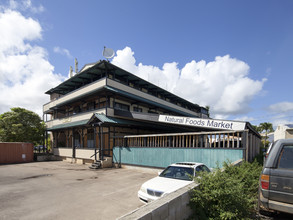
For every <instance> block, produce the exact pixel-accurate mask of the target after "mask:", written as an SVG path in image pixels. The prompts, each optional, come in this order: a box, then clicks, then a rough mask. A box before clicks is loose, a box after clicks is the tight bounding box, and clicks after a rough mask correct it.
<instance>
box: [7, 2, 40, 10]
mask: <svg viewBox="0 0 293 220" xmlns="http://www.w3.org/2000/svg"><path fill="white" fill-rule="evenodd" d="M8 8H9V9H12V10H17V11H25V10H30V11H31V12H33V13H40V12H43V11H44V7H43V6H42V5H40V6H38V7H35V6H34V5H33V4H32V2H31V0H18V1H16V0H9V5H8Z"/></svg>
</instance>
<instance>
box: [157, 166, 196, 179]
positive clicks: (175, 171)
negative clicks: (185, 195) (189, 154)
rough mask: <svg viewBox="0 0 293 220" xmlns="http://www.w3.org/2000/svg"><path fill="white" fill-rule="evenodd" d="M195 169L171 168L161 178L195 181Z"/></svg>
mask: <svg viewBox="0 0 293 220" xmlns="http://www.w3.org/2000/svg"><path fill="white" fill-rule="evenodd" d="M193 176H194V169H193V168H191V167H177V166H169V167H167V168H166V169H165V170H164V171H163V172H162V173H161V174H160V177H166V178H172V179H180V180H188V181H191V180H193Z"/></svg>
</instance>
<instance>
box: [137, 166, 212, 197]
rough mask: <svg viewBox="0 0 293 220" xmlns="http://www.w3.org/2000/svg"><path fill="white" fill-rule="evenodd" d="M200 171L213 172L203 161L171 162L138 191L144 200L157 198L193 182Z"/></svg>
mask: <svg viewBox="0 0 293 220" xmlns="http://www.w3.org/2000/svg"><path fill="white" fill-rule="evenodd" d="M200 171H206V172H211V170H210V169H209V168H208V167H207V166H206V165H204V164H203V163H195V162H181V163H175V164H171V165H170V166H168V167H167V168H166V169H165V170H163V171H162V172H161V173H160V174H159V176H157V177H155V178H153V179H150V180H148V181H147V182H145V183H144V184H142V186H141V188H140V190H139V191H138V197H139V199H140V200H141V201H143V202H150V201H153V200H156V199H158V198H160V197H162V196H165V195H167V194H169V193H171V192H174V191H176V190H178V189H180V188H182V187H184V186H187V185H189V184H191V183H192V182H193V179H194V177H195V176H196V175H197V173H198V172H200Z"/></svg>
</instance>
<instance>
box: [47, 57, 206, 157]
mask: <svg viewBox="0 0 293 220" xmlns="http://www.w3.org/2000/svg"><path fill="white" fill-rule="evenodd" d="M46 94H48V95H50V102H49V103H47V104H45V105H44V106H43V112H44V119H45V121H46V125H47V132H50V133H51V139H52V146H53V149H54V154H55V155H58V156H60V157H63V158H75V159H77V160H78V159H81V160H82V161H83V162H85V161H87V160H89V161H88V162H90V161H92V160H94V159H97V158H102V157H104V156H109V157H111V156H112V149H113V146H115V138H116V137H121V136H124V135H139V134H155V133H169V132H184V131H197V128H195V127H190V126H182V125H176V124H169V123H164V122H160V121H159V120H158V118H159V115H160V114H164V115H173V116H185V117H193V118H208V111H207V109H206V108H204V107H201V106H199V105H197V104H193V103H191V102H189V101H187V100H185V99H183V98H180V97H178V96H176V95H174V94H172V93H170V92H168V91H166V90H164V89H162V88H160V87H158V86H156V85H154V84H152V83H150V82H148V81H146V80H143V79H141V78H139V77H137V76H135V75H133V74H131V73H129V72H127V71H125V70H123V69H121V68H119V67H117V66H115V65H113V64H111V63H110V62H108V61H105V60H102V61H99V62H97V63H92V64H87V65H85V66H84V67H83V68H82V69H81V70H80V71H79V72H78V73H77V74H75V75H74V76H72V77H70V78H69V79H67V80H66V81H64V82H63V83H61V84H60V85H58V86H56V87H55V88H52V89H50V90H49V91H47V92H46ZM201 130H202V129H201Z"/></svg>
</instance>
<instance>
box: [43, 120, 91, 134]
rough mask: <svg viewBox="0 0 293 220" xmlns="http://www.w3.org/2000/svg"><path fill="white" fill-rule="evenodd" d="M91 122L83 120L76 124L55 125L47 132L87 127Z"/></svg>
mask: <svg viewBox="0 0 293 220" xmlns="http://www.w3.org/2000/svg"><path fill="white" fill-rule="evenodd" d="M88 121H89V120H88V119H86V120H81V121H75V122H70V123H64V124H60V125H55V126H53V127H52V128H48V129H47V130H49V131H51V130H58V129H62V128H71V127H76V126H81V125H86V124H87V122H88Z"/></svg>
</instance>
